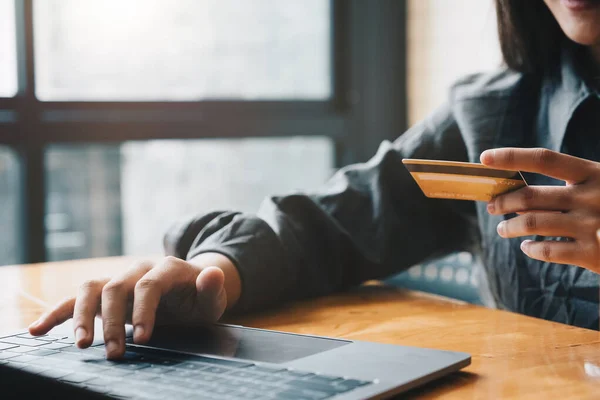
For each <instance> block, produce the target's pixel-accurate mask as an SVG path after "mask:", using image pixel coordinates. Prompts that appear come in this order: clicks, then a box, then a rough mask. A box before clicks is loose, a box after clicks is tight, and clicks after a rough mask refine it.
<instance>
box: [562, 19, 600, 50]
mask: <svg viewBox="0 0 600 400" xmlns="http://www.w3.org/2000/svg"><path fill="white" fill-rule="evenodd" d="M578 25H580V24H578ZM598 25H600V22H595V21H594V23H593V24H591V26H585V27H582V26H577V27H569V26H562V25H561V28H562V30H563V32H564V33H565V35H566V36H567V37H568V38H569V39H571V40H572V41H574V42H575V43H578V44H580V45H583V46H598V45H600V29H599V28H600V27H599V26H598Z"/></svg>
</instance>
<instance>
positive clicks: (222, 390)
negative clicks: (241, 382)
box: [209, 386, 234, 395]
mask: <svg viewBox="0 0 600 400" xmlns="http://www.w3.org/2000/svg"><path fill="white" fill-rule="evenodd" d="M209 390H210V393H211V394H212V393H214V394H217V395H227V394H230V393H233V391H234V389H231V388H228V387H227V386H215V387H213V388H210V389H209Z"/></svg>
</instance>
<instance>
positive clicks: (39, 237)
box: [0, 0, 500, 279]
mask: <svg viewBox="0 0 600 400" xmlns="http://www.w3.org/2000/svg"><path fill="white" fill-rule="evenodd" d="M499 65H500V56H499V50H498V45H497V43H496V26H495V15H494V9H493V4H492V2H491V1H490V0H407V1H404V0H371V1H361V0H302V1H296V0H243V1H242V0H178V1H168V0H102V1H94V0H0V265H7V264H15V263H24V262H40V261H55V260H67V259H77V258H87V257H99V256H110V255H121V254H133V255H148V254H158V253H161V252H162V235H163V233H164V232H165V230H166V229H167V228H168V227H169V225H170V224H172V223H173V222H174V221H176V220H178V219H181V218H185V217H186V216H190V215H194V214H199V213H205V212H207V211H211V210H215V209H239V210H243V211H249V212H252V211H255V210H256V209H257V208H258V206H259V204H260V202H261V200H262V199H263V198H264V197H265V196H266V195H269V194H275V193H285V192H289V191H291V190H296V189H306V188H312V187H315V186H317V185H320V184H321V183H323V182H324V181H326V180H327V178H328V177H329V176H331V174H332V173H333V172H334V171H335V169H336V168H339V167H340V166H343V165H346V164H348V163H353V162H359V161H364V160H366V159H368V158H369V157H370V156H371V155H372V154H373V153H374V151H375V150H376V148H377V145H378V144H379V142H381V141H382V140H384V139H389V140H393V139H395V138H396V137H397V136H399V135H400V134H402V132H403V131H404V130H405V129H406V128H407V127H408V126H410V125H412V124H414V123H415V122H417V121H418V120H420V119H422V118H423V117H425V116H426V115H427V114H428V113H429V112H431V111H432V110H434V109H435V108H436V107H437V106H439V105H440V104H442V103H443V102H444V101H445V98H446V96H447V94H448V87H449V86H450V85H451V83H452V82H453V81H455V80H456V79H457V78H458V77H460V76H463V75H465V74H468V73H473V72H478V71H487V70H492V69H495V68H497V67H498V66H499ZM465 279H468V275H467V276H466V278H465Z"/></svg>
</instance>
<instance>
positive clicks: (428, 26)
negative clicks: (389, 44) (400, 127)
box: [407, 0, 501, 125]
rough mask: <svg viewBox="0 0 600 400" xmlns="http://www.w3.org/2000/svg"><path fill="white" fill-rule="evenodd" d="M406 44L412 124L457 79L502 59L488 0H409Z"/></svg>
mask: <svg viewBox="0 0 600 400" xmlns="http://www.w3.org/2000/svg"><path fill="white" fill-rule="evenodd" d="M466 10H468V12H467V11H466ZM407 44H408V54H407V60H408V77H407V84H408V98H409V99H410V101H409V102H408V116H409V123H410V124H411V125H412V124H415V123H417V122H418V121H420V120H422V119H423V118H425V117H426V116H427V115H428V114H429V113H431V112H432V111H433V110H435V109H436V108H437V107H439V106H440V105H441V104H442V103H443V102H444V101H446V99H447V98H448V90H449V88H450V85H452V84H453V83H454V82H455V81H456V80H457V79H459V78H461V77H463V76H465V75H467V74H471V73H476V72H484V71H489V70H493V69H496V68H499V67H500V65H501V57H500V50H499V45H498V37H497V31H496V15H495V9H494V5H493V3H492V1H491V0H452V1H446V0H409V2H408V43H407Z"/></svg>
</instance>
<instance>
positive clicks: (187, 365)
mask: <svg viewBox="0 0 600 400" xmlns="http://www.w3.org/2000/svg"><path fill="white" fill-rule="evenodd" d="M128 342H129V343H131V339H128ZM104 354H105V353H104V346H103V345H99V346H95V347H90V348H89V349H86V350H82V349H79V348H77V347H76V346H75V345H74V342H73V341H72V340H71V339H69V338H67V337H64V336H53V335H46V336H41V337H35V338H34V337H32V336H31V335H29V334H26V333H25V334H17V335H13V336H8V337H2V338H0V364H8V365H9V366H11V367H13V368H18V369H22V370H25V371H27V372H30V373H34V374H38V375H42V376H46V377H50V378H54V379H58V380H60V381H62V382H65V383H68V384H71V385H76V386H79V387H83V388H86V389H88V390H92V391H95V392H99V393H103V394H106V395H109V396H113V397H116V398H132V399H138V398H139V399H160V400H164V399H168V398H177V399H282V400H288V399H294V400H304V399H307V400H320V399H328V398H331V397H333V396H336V395H339V394H342V393H347V392H350V391H352V390H354V389H356V388H359V387H364V386H366V385H369V384H372V383H373V382H369V381H362V380H358V379H348V378H344V377H338V376H330V375H319V374H314V373H311V372H306V371H297V370H291V369H286V368H278V367H276V366H271V365H260V364H255V363H252V362H246V361H242V360H235V361H233V360H224V359H219V358H212V357H203V356H191V355H181V354H178V353H173V352H169V351H163V350H157V349H146V348H140V347H137V346H133V345H131V344H128V345H127V351H126V353H125V356H124V357H123V359H122V360H119V361H109V360H106V358H105V356H104Z"/></svg>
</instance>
